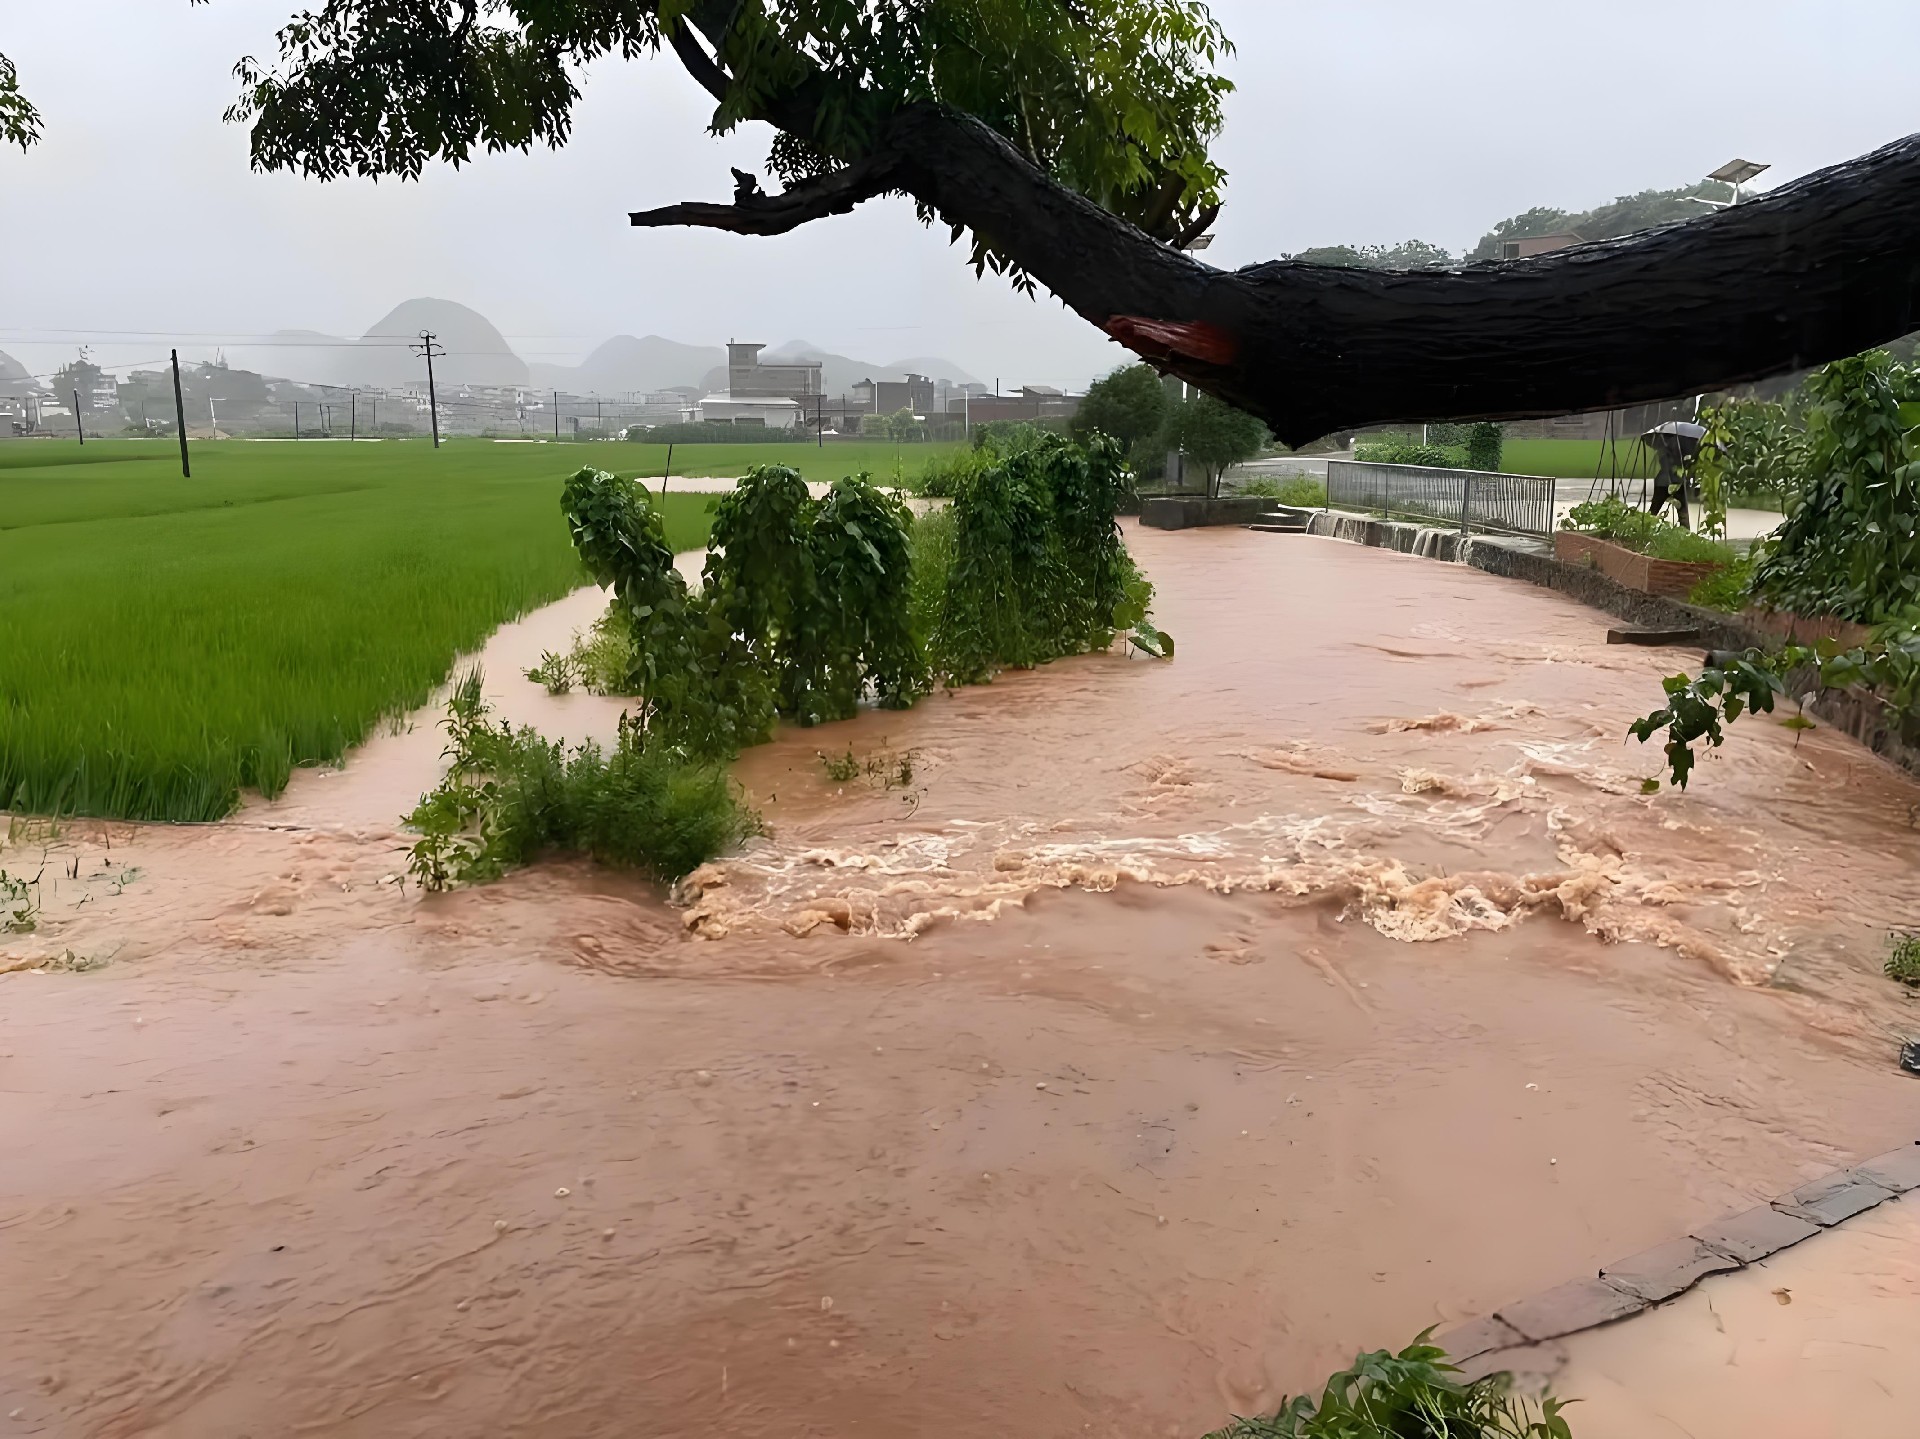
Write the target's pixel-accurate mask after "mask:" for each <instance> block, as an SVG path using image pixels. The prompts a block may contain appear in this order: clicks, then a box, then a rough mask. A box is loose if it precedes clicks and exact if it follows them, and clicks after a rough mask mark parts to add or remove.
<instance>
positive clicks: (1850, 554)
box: [1754, 350, 1920, 624]
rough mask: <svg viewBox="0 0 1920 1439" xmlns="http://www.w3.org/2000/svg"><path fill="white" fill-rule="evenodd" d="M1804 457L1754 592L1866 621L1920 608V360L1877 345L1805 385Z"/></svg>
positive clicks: (1905, 615)
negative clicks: (1903, 358)
mask: <svg viewBox="0 0 1920 1439" xmlns="http://www.w3.org/2000/svg"><path fill="white" fill-rule="evenodd" d="M1805 394H1806V435H1805V439H1804V441H1803V442H1802V443H1801V446H1800V448H1799V450H1798V451H1797V454H1798V455H1799V456H1800V462H1801V463H1803V464H1804V465H1805V467H1806V470H1805V477H1804V480H1803V482H1802V484H1801V486H1800V488H1799V490H1798V491H1797V492H1796V493H1794V494H1793V495H1792V496H1791V497H1790V498H1789V500H1788V502H1787V512H1786V519H1785V521H1784V522H1783V523H1782V524H1781V526H1780V528H1779V530H1778V531H1776V532H1775V534H1774V536H1773V538H1772V539H1771V540H1770V541H1769V542H1768V543H1767V544H1766V546H1765V548H1764V550H1763V551H1761V554H1762V558H1761V561H1760V564H1759V567H1758V568H1757V570H1756V571H1755V574H1754V593H1755V594H1757V595H1760V596H1761V597H1763V598H1764V599H1766V600H1767V601H1768V602H1769V603H1770V604H1773V605H1775V606H1776V607H1778V608H1780V609H1786V610H1792V611H1794V612H1795V613H1798V614H1803V615H1828V614H1830V615H1838V616H1840V617H1841V618H1843V619H1849V620H1855V621H1858V622H1860V623H1862V624H1880V623H1883V622H1886V621H1898V620H1905V621H1908V622H1911V621H1912V620H1913V618H1914V617H1915V616H1916V615H1920V526H1917V525H1916V523H1915V518H1916V515H1920V429H1916V425H1920V372H1916V371H1914V370H1911V369H1908V368H1907V367H1906V366H1904V365H1900V364H1898V363H1896V362H1895V361H1894V360H1893V358H1892V357H1891V356H1890V355H1888V354H1886V353H1885V352H1884V351H1878V350H1876V351H1872V352H1870V353H1868V354H1865V355H1860V356H1856V357H1854V358H1853V359H1850V360H1841V361H1838V362H1837V363H1835V364H1831V365H1828V366H1826V367H1824V368H1822V369H1819V370H1816V371H1815V372H1814V373H1813V374H1812V375H1811V376H1810V377H1809V378H1808V379H1807V382H1806V386H1805Z"/></svg>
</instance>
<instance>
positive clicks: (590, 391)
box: [0, 299, 978, 397]
mask: <svg viewBox="0 0 1920 1439" xmlns="http://www.w3.org/2000/svg"><path fill="white" fill-rule="evenodd" d="M422 330H431V331H433V333H434V336H435V339H436V341H437V342H438V343H439V345H440V346H441V347H442V348H444V349H445V350H446V352H447V353H446V358H445V359H442V360H439V361H436V363H435V365H434V374H435V377H436V378H437V379H438V380H439V381H440V383H441V384H443V385H448V386H458V385H486V386H508V385H513V386H525V387H531V388H533V389H536V390H565V391H568V392H570V393H572V394H576V395H604V396H609V397H612V396H625V395H630V394H651V393H657V392H659V391H661V390H671V389H676V388H681V387H692V388H698V389H699V390H701V391H702V392H703V393H712V392H714V391H717V390H725V389H726V388H727V367H726V351H725V350H724V349H723V348H722V347H720V346H719V345H689V344H685V343H683V342H682V341H679V340H669V339H666V338H664V337H662V336H660V335H645V336H639V337H636V336H633V335H616V336H614V337H613V338H612V339H610V340H607V341H606V342H604V343H603V344H601V345H600V346H599V347H598V348H597V349H595V350H594V351H593V353H592V354H590V355H588V356H587V357H586V359H585V360H583V361H581V362H580V363H579V364H578V365H552V364H531V365H530V364H528V363H527V362H526V361H524V360H522V359H521V358H520V357H519V356H518V355H517V354H515V353H514V352H513V347H512V346H510V345H509V344H508V343H507V341H506V337H505V336H503V335H502V334H501V333H500V332H499V331H498V330H496V329H495V328H494V327H493V325H492V323H491V322H490V321H489V320H488V319H487V318H486V317H485V316H484V315H481V314H480V313H478V312H477V311H475V310H471V309H469V308H467V307H466V306H465V305H460V304H456V303H454V302H453V301H451V300H433V299H414V300H408V301H406V302H405V303H403V304H401V305H399V306H396V307H395V308H394V309H393V310H392V311H391V312H389V313H388V314H387V315H386V316H384V317H383V318H382V319H381V320H379V321H378V322H377V323H376V324H374V325H373V326H372V327H371V328H370V329H369V330H368V331H367V332H366V334H365V335H363V336H361V337H360V338H359V339H346V338H342V337H341V336H339V335H328V334H323V333H321V332H320V331H318V330H278V331H275V332H274V333H273V334H271V335H265V336H262V337H260V338H259V339H257V340H254V341H252V342H248V343H241V344H238V345H234V346H230V347H229V348H228V349H227V350H226V359H227V362H228V363H229V364H230V365H232V366H233V367H234V368H235V369H245V370H253V371H256V372H258V373H259V374H262V375H268V376H272V377H275V378H279V379H287V380H297V381H301V382H303V383H306V384H310V385H336V386H349V387H359V388H363V389H384V388H389V387H401V386H414V385H419V384H422V383H424V381H425V379H426V362H425V361H424V360H422V359H421V358H420V357H419V356H418V355H416V354H415V353H414V352H413V345H414V344H415V343H416V342H417V341H418V339H419V337H420V332H421V331H422ZM761 358H762V359H764V360H766V361H768V362H769V363H773V364H778V363H781V362H788V363H791V362H792V361H794V360H818V361H820V362H821V364H822V366H823V371H822V379H823V382H824V383H825V385H826V390H827V393H828V394H829V395H844V394H846V393H848V392H849V391H850V390H852V388H853V387H854V386H855V385H856V384H858V383H859V382H860V381H862V380H903V379H905V378H906V377H907V375H908V374H909V373H912V374H916V375H926V376H928V377H929V378H931V379H933V380H936V381H939V380H946V381H948V382H949V383H951V384H956V385H965V384H975V383H978V381H976V380H975V378H974V377H973V376H972V375H970V374H968V373H967V372H966V371H965V370H963V369H961V368H960V367H959V366H958V365H956V364H954V362H953V361H951V360H948V359H944V358H941V357H940V356H937V355H914V356H909V357H908V358H906V359H903V360H895V361H894V362H893V363H891V364H886V365H881V364H875V363H874V362H873V361H871V360H861V359H855V358H853V357H852V356H848V355H837V354H834V353H833V352H832V351H829V350H823V349H821V348H820V347H819V346H817V345H811V344H809V343H807V342H806V341H805V340H789V341H788V342H787V343H786V344H784V345H778V346H774V347H772V348H769V349H766V350H763V351H762V352H761ZM0 361H4V363H3V364H0V377H3V376H4V373H5V365H8V364H12V361H10V360H4V357H0ZM15 368H16V369H18V368H19V367H18V366H15ZM21 373H22V374H24V373H25V371H24V370H22V371H21Z"/></svg>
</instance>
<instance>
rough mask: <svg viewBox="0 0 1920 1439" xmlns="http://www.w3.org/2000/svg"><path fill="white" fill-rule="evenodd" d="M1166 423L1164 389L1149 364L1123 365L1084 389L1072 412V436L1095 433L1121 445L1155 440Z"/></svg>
mask: <svg viewBox="0 0 1920 1439" xmlns="http://www.w3.org/2000/svg"><path fill="white" fill-rule="evenodd" d="M1166 420H1167V388H1166V384H1165V382H1164V381H1162V380H1161V378H1160V375H1159V373H1158V372H1157V371H1156V370H1155V369H1154V368H1153V366H1151V365H1122V366H1121V367H1120V368H1119V369H1117V370H1115V371H1114V372H1113V373H1112V374H1110V375H1108V376H1107V377H1106V378H1104V379H1100V380H1095V381H1094V382H1093V383H1092V384H1091V385H1089V386H1087V393H1086V398H1084V399H1083V400H1081V401H1080V408H1079V409H1078V410H1076V411H1075V412H1074V416H1073V433H1074V435H1075V436H1076V437H1080V438H1084V437H1086V436H1088V435H1091V434H1093V433H1094V432H1095V431H1098V432H1099V433H1100V434H1103V435H1112V436H1113V437H1114V438H1115V439H1116V440H1118V441H1120V443H1121V444H1122V445H1126V446H1133V445H1136V444H1138V443H1140V442H1141V441H1143V440H1151V439H1153V438H1155V437H1156V436H1157V435H1158V434H1159V433H1160V430H1161V427H1162V426H1164V425H1165V424H1166Z"/></svg>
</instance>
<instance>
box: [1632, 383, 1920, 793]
mask: <svg viewBox="0 0 1920 1439" xmlns="http://www.w3.org/2000/svg"><path fill="white" fill-rule="evenodd" d="M1796 417H1797V423H1796ZM1702 455H1703V457H1706V458H1708V459H1709V470H1710V471H1711V472H1712V473H1713V474H1714V475H1715V477H1716V479H1715V483H1717V484H1720V485H1721V486H1722V487H1723V488H1724V487H1728V486H1739V487H1747V486H1755V487H1763V488H1775V487H1777V488H1779V489H1782V490H1785V491H1786V492H1787V494H1788V498H1787V502H1786V503H1787V509H1786V515H1785V518H1784V519H1783V521H1782V523H1781V526H1780V528H1779V530H1778V531H1777V532H1776V533H1775V535H1774V536H1773V537H1772V538H1771V539H1769V540H1766V541H1762V542H1760V543H1759V544H1757V545H1756V546H1755V550H1754V554H1755V557H1756V558H1755V563H1754V566H1753V572H1752V579H1751V581H1750V597H1751V598H1752V599H1754V600H1757V601H1759V602H1760V603H1762V604H1764V605H1768V606H1772V607H1774V608H1776V609H1779V610H1784V611H1787V612H1789V613H1792V614H1795V615H1800V616H1806V617H1809V618H1811V617H1821V616H1831V617H1834V618H1838V619H1842V620H1848V621H1851V622H1854V623H1856V624H1864V625H1870V626H1872V630H1871V634H1870V637H1869V639H1868V640H1867V642H1866V643H1864V644H1858V645H1844V644H1842V643H1840V642H1838V641H1835V640H1823V641H1821V642H1820V643H1818V644H1816V645H1812V646H1808V645H1797V644H1795V645H1786V646H1783V647H1781V648H1779V649H1775V650H1749V651H1747V652H1746V653H1744V654H1741V655H1738V656H1733V657H1726V658H1723V659H1721V660H1720V661H1718V662H1716V663H1710V664H1709V665H1708V666H1707V667H1706V668H1705V669H1704V670H1703V671H1702V672H1701V674H1700V675H1699V677H1698V678H1697V679H1689V678H1688V677H1687V676H1686V675H1673V676H1671V677H1669V678H1668V679H1666V680H1664V681H1663V682H1662V683H1663V686H1664V688H1665V690H1666V694H1667V703H1666V704H1665V705H1664V706H1663V707H1662V708H1660V709H1657V710H1655V711H1653V712H1652V713H1651V714H1648V715H1646V716H1644V717H1643V718H1641V719H1638V720H1636V721H1634V723H1633V724H1632V726H1631V727H1630V729H1629V731H1628V732H1629V733H1630V734H1631V735H1632V736H1633V737H1634V738H1635V739H1638V740H1640V741H1641V742H1642V743H1645V742H1646V741H1648V740H1649V739H1651V738H1653V737H1654V736H1655V735H1656V734H1660V733H1662V732H1664V733H1665V736H1666V739H1665V750H1666V757H1667V771H1668V778H1669V782H1670V783H1673V784H1676V785H1679V786H1681V787H1683V788H1684V787H1685V785H1686V783H1687V779H1688V777H1689V775H1690V774H1691V773H1692V770H1693V767H1694V760H1695V758H1696V747H1697V746H1700V745H1702V744H1704V745H1705V746H1706V747H1708V748H1713V747H1716V746H1718V745H1720V744H1721V743H1722V742H1723V740H1724V739H1725V730H1724V726H1725V725H1726V724H1727V723H1730V722H1731V721H1733V720H1735V719H1737V718H1739V717H1740V716H1741V715H1742V714H1746V713H1751V712H1753V711H1756V710H1758V711H1761V712H1768V713H1770V712H1771V711H1772V709H1773V702H1774V697H1775V695H1777V694H1780V693H1783V692H1784V691H1785V689H1786V688H1787V686H1788V685H1789V684H1790V683H1791V684H1792V685H1793V686H1794V688H1795V691H1796V692H1806V691H1810V690H1812V691H1820V690H1828V689H1853V690H1863V691H1866V692H1869V693H1871V694H1872V695H1874V696H1875V697H1876V698H1877V699H1878V700H1879V701H1880V703H1881V705H1882V706H1883V708H1884V712H1885V717H1886V720H1887V723H1888V725H1889V727H1890V728H1891V729H1893V730H1894V731H1895V732H1896V733H1899V734H1902V735H1910V734H1911V733H1912V731H1913V729H1914V726H1915V722H1916V720H1917V719H1920V372H1916V371H1915V370H1914V369H1912V368H1910V367H1908V366H1906V365H1903V364H1901V363H1899V362H1898V361H1896V360H1895V359H1894V358H1893V357H1892V356H1891V355H1889V354H1887V353H1886V352H1885V351H1879V350H1875V351H1870V352H1868V353H1867V354H1864V355H1857V356H1855V357H1853V358H1851V359H1847V360H1840V361H1837V362H1836V363H1834V364H1831V365H1827V366H1824V367H1823V368H1821V369H1819V370H1816V371H1815V372H1814V373H1813V374H1812V375H1811V376H1809V377H1808V378H1807V380H1806V382H1805V384H1804V385H1803V386H1802V387H1801V390H1800V392H1799V395H1798V396H1797V397H1796V398H1795V400H1794V401H1793V403H1792V404H1791V405H1787V406H1776V407H1772V408H1767V407H1756V406H1753V405H1747V406H1745V407H1744V408H1743V407H1740V406H1722V407H1718V408H1717V409H1716V410H1715V411H1714V412H1712V414H1711V417H1710V419H1709V422H1708V426H1707V437H1706V441H1705V442H1703V445H1702ZM1796 472H1797V478H1795V477H1794V476H1795V473H1796ZM1785 723H1787V724H1789V725H1790V726H1792V727H1794V728H1804V727H1806V725H1807V723H1808V721H1807V720H1806V719H1805V717H1804V715H1801V716H1796V717H1794V718H1792V719H1789V720H1787V721H1785ZM1648 784H1649V786H1651V787H1654V788H1657V787H1658V781H1653V780H1650V781H1648Z"/></svg>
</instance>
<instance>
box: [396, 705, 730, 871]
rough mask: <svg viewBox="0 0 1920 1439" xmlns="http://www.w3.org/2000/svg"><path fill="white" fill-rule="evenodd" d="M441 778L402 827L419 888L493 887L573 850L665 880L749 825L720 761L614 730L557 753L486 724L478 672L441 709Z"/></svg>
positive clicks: (522, 733)
mask: <svg viewBox="0 0 1920 1439" xmlns="http://www.w3.org/2000/svg"><path fill="white" fill-rule="evenodd" d="M446 729H447V750H446V754H447V758H448V759H449V761H450V765H449V768H448V772H447V776H446V778H445V779H444V780H442V781H441V782H440V784H439V785H438V786H437V787H436V788H434V789H432V790H430V791H429V792H428V793H426V794H425V795H422V796H421V798H420V803H419V804H418V805H417V806H416V807H415V808H414V810H413V812H412V813H411V814H409V815H408V816H407V820H406V822H407V825H408V826H409V827H410V828H411V829H413V830H415V831H416V832H417V833H418V834H419V835H420V840H419V842H418V843H416V844H415V845H414V847H413V851H412V854H411V856H410V858H409V860H408V866H407V867H408V870H409V871H410V872H411V873H412V874H413V876H414V878H415V880H417V881H418V882H419V884H420V886H421V888H423V889H428V890H442V889H448V888H451V887H452V886H454V885H456V884H471V883H478V882H483V881H486V880H490V879H496V878H498V877H499V876H500V875H502V874H504V873H506V872H507V871H508V870H510V869H515V868H517V867H519V866H521V865H524V864H529V863H531V862H532V861H534V860H535V859H538V858H539V857H541V856H542V855H545V854H584V855H588V856H591V857H592V858H594V859H596V860H598V861H600V862H601V863H603V864H610V865H615V866H618V867H620V868H623V869H632V870H637V871H639V872H640V873H642V874H644V875H646V876H648V877H649V878H651V879H656V880H661V881H670V880H674V879H678V878H679V877H680V876H681V875H683V874H686V873H687V872H688V871H690V870H693V869H696V868H698V867H699V866H700V865H702V864H704V863H706V862H707V861H708V860H709V859H712V858H713V857H714V856H715V855H718V854H721V853H724V852H725V851H726V850H728V849H730V848H732V847H733V846H734V845H736V844H738V843H739V842H740V841H741V840H743V839H744V838H746V837H747V836H748V835H749V834H752V833H754V832H755V831H756V830H757V828H758V821H757V819H756V818H755V816H754V815H753V813H752V811H751V810H749V809H747V808H746V807H745V805H744V804H743V803H742V801H741V798H740V793H739V791H738V789H737V788H736V786H735V785H734V783H733V780H732V779H731V777H730V776H729V775H728V773H727V770H726V767H725V766H724V765H723V764H718V763H713V762H701V761H696V760H692V759H689V758H688V757H687V756H686V755H684V754H683V753H681V752H680V751H678V750H675V749H672V748H671V747H669V746H666V745H661V744H653V745H649V744H646V743H644V742H643V741H644V737H643V735H642V734H641V733H640V731H639V730H638V729H637V728H636V727H634V726H632V725H629V724H627V723H626V722H624V721H623V722H622V724H621V727H620V735H619V738H618V740H617V741H616V742H615V744H614V747H613V749H612V751H611V752H607V751H603V750H602V749H601V748H600V746H599V745H597V744H594V743H592V742H588V743H585V744H581V745H576V746H574V747H573V748H571V749H568V748H567V747H565V746H564V745H562V744H561V743H559V742H558V741H554V740H547V739H544V738H542V737H541V736H540V735H539V734H538V733H536V732H535V731H534V730H532V729H531V728H528V727H525V726H523V727H521V728H520V729H517V730H516V729H514V728H512V727H511V726H509V725H507V724H506V723H505V722H504V721H502V722H497V723H496V722H495V721H494V720H492V719H491V717H490V715H489V711H488V708H487V705H486V703H485V702H484V701H483V700H482V699H481V696H480V672H479V671H478V670H474V671H472V672H470V673H469V674H467V675H466V676H465V677H464V678H463V679H462V680H461V682H460V683H459V684H458V685H457V686H456V687H455V689H454V692H453V695H452V697H451V698H450V699H449V700H448V701H447V718H446Z"/></svg>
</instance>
